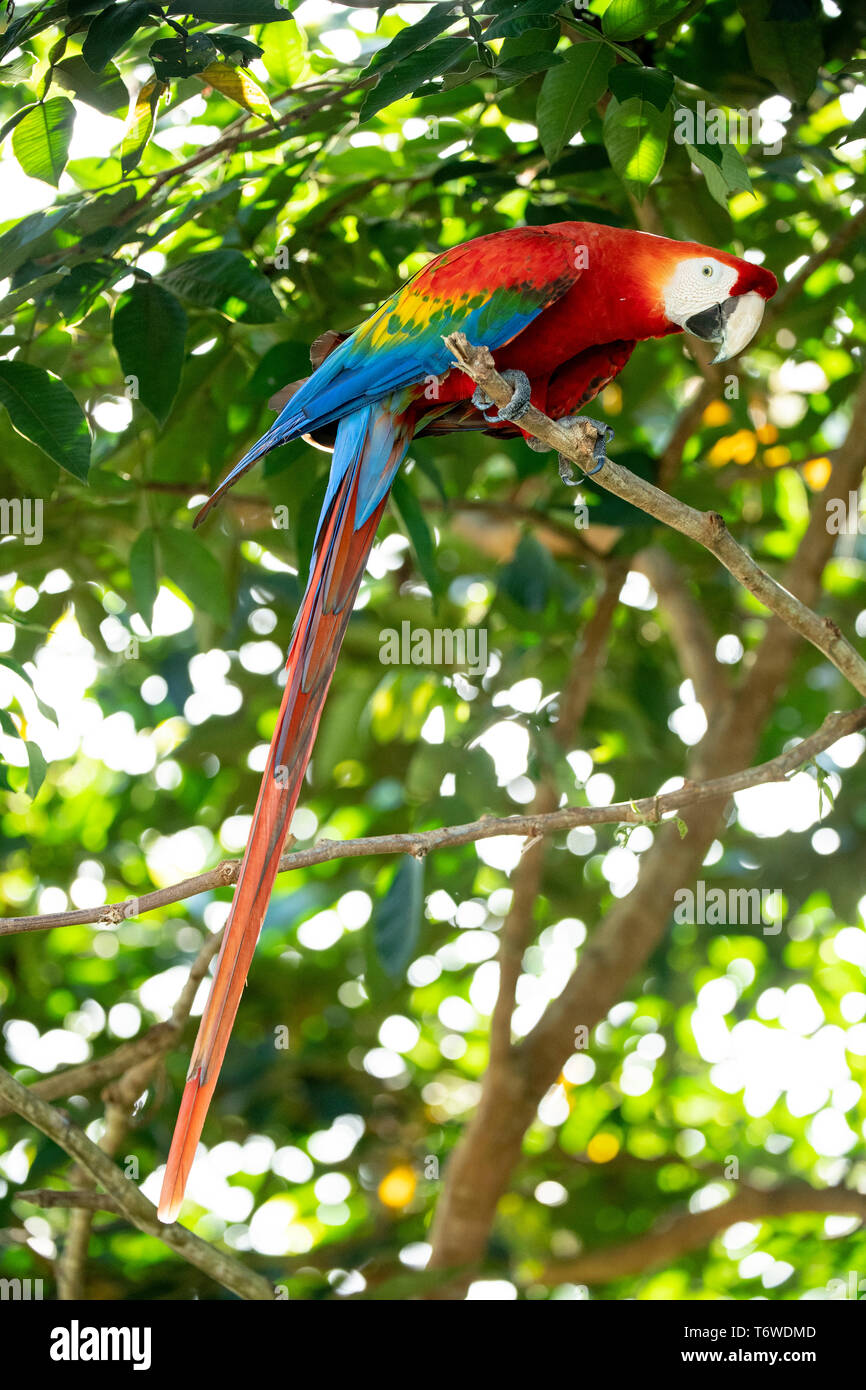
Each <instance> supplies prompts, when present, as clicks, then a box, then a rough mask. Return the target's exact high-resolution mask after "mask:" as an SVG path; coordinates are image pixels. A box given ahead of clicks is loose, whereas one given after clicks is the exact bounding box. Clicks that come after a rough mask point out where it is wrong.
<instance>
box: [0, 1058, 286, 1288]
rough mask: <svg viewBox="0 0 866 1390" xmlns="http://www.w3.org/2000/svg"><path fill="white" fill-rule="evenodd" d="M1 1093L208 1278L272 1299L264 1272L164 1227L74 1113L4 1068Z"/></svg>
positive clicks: (129, 1215)
mask: <svg viewBox="0 0 866 1390" xmlns="http://www.w3.org/2000/svg"><path fill="white" fill-rule="evenodd" d="M0 1097H2V1098H3V1100H4V1101H5V1102H6V1104H7V1105H8V1107H9V1109H10V1110H14V1111H15V1112H16V1114H18V1115H21V1116H22V1118H23V1119H25V1120H27V1121H28V1122H29V1123H30V1124H32V1125H34V1126H35V1128H36V1129H39V1130H41V1131H42V1133H43V1134H47V1135H48V1138H49V1139H53V1141H54V1143H55V1144H58V1145H59V1146H60V1148H61V1149H63V1150H64V1151H65V1152H66V1153H68V1154H69V1156H70V1157H71V1158H74V1159H75V1160H76V1162H77V1163H78V1164H79V1165H80V1167H81V1168H83V1169H84V1170H85V1172H87V1173H88V1174H89V1176H90V1178H91V1179H92V1181H93V1182H95V1183H99V1184H100V1185H101V1186H102V1187H103V1188H104V1189H105V1191H106V1192H107V1193H108V1195H109V1197H111V1198H113V1199H114V1201H115V1202H116V1203H117V1205H118V1208H119V1210H120V1212H121V1214H122V1215H123V1216H124V1218H125V1219H126V1220H127V1221H129V1222H130V1223H131V1225H133V1226H137V1227H138V1229H139V1230H140V1231H144V1233H145V1235H149V1236H155V1237H156V1239H157V1240H161V1241H162V1242H163V1243H164V1244H165V1245H167V1246H168V1247H169V1249H171V1250H173V1251H174V1252H175V1254H176V1255H180V1257H181V1258H182V1259H184V1260H186V1261H187V1262H188V1263H189V1264H192V1265H195V1267H196V1268H197V1269H200V1270H202V1271H203V1272H204V1273H205V1274H207V1275H208V1276H209V1278H211V1279H214V1280H215V1281H216V1282H217V1283H218V1284H222V1286H223V1287H224V1288H226V1289H229V1290H230V1291H231V1292H232V1293H235V1294H237V1295H238V1297H239V1298H246V1299H253V1300H257V1301H266V1300H271V1299H273V1297H274V1291H273V1289H272V1287H271V1285H270V1284H269V1283H268V1281H267V1280H266V1279H263V1278H262V1277H261V1275H259V1274H256V1273H254V1272H253V1271H252V1270H249V1269H246V1268H245V1267H244V1265H242V1264H241V1263H240V1261H239V1260H236V1259H235V1258H234V1256H232V1255H228V1254H226V1253H225V1252H224V1251H222V1250H217V1249H216V1248H215V1247H214V1246H212V1245H208V1243H207V1241H204V1240H200V1239H199V1237H198V1236H195V1235H193V1234H192V1232H191V1231H187V1230H186V1229H185V1228H184V1227H183V1226H179V1225H177V1224H173V1225H170V1226H164V1225H163V1224H162V1222H161V1221H160V1220H159V1219H158V1218H157V1214H156V1207H155V1206H153V1205H152V1203H151V1202H149V1201H148V1200H147V1198H146V1197H145V1196H144V1194H143V1193H142V1192H141V1191H140V1190H139V1189H138V1188H137V1187H136V1186H135V1184H134V1183H132V1182H130V1181H129V1180H128V1179H127V1178H125V1177H124V1176H123V1174H122V1173H121V1172H120V1170H119V1168H117V1167H116V1165H115V1164H114V1163H112V1161H111V1159H110V1158H109V1157H108V1156H107V1155H106V1154H104V1153H103V1152H102V1150H101V1149H100V1148H99V1147H98V1146H97V1145H96V1144H94V1143H92V1142H91V1140H90V1139H88V1137H87V1135H86V1134H85V1133H84V1130H83V1129H80V1128H79V1126H78V1125H76V1124H73V1122H72V1121H71V1120H70V1119H69V1117H68V1116H67V1115H65V1114H62V1113H61V1112H59V1111H57V1110H55V1109H54V1108H53V1107H52V1106H50V1105H48V1104H47V1103H46V1102H45V1101H44V1100H40V1098H39V1097H38V1096H34V1095H32V1094H31V1092H30V1091H28V1090H27V1087H26V1086H22V1085H21V1083H20V1082H18V1081H16V1080H15V1078H14V1077H13V1076H11V1075H10V1074H9V1072H8V1071H6V1070H5V1069H4V1068H3V1067H0Z"/></svg>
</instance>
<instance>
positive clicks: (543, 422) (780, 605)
mask: <svg viewBox="0 0 866 1390" xmlns="http://www.w3.org/2000/svg"><path fill="white" fill-rule="evenodd" d="M445 344H446V346H447V347H448V348H449V350H450V351H451V353H452V355H453V357H454V359H455V361H456V363H457V365H458V367H459V368H460V370H461V371H463V372H465V373H466V375H467V376H469V377H471V378H472V380H473V381H475V382H476V383H477V384H478V385H479V386H480V387H481V388H482V390H484V391H486V393H487V395H488V396H489V397H490V398H491V400H492V401H494V403H495V404H496V405H499V406H502V405H506V404H507V403H508V402H509V401H510V400H511V396H512V390H511V387H510V386H509V385H508V383H507V382H505V381H504V380H503V379H502V377H501V376H500V375H499V373H498V372H497V370H496V367H495V365H494V362H493V358H492V356H491V354H490V352H489V351H488V349H487V348H486V347H475V346H473V344H471V343H470V342H469V340H468V338H467V337H466V335H465V334H464V333H451V334H450V335H449V336H448V337H447V338H446V339H445ZM520 426H521V429H524V430H526V431H527V433H529V434H532V435H534V436H535V437H536V438H537V439H540V440H542V441H543V443H545V444H549V445H550V447H551V448H553V449H556V450H557V452H558V453H561V454H564V455H565V457H566V458H569V459H571V460H573V462H575V463H576V464H578V466H579V467H581V468H583V469H584V471H585V472H586V471H588V470H589V469H590V468H591V467H593V466H594V463H593V458H592V446H593V444H594V443H595V439H594V435H595V431H594V430H593V428H592V426H591V425H588V426H586V427H585V428H582V433H581V435H580V438H578V437H577V431H575V430H572V431H568V430H565V429H563V428H562V426H561V425H559V424H557V423H556V422H555V421H553V420H551V419H549V418H548V416H546V415H542V413H541V411H539V410H536V409H535V407H534V406H529V407H528V408H527V411H526V413H525V415H523V416H521V419H520ZM594 481H595V482H596V483H598V485H599V486H600V487H603V488H605V489H606V490H607V491H608V492H612V493H614V494H615V496H617V497H621V498H622V499H623V500H624V501H626V502H631V504H632V505H633V506H635V507H639V508H640V509H641V511H644V512H646V513H647V514H648V515H649V516H653V517H655V519H656V520H657V521H662V522H664V523H665V525H667V526H670V527H672V528H673V530H674V531H679V532H680V533H681V534H682V535H684V536H688V537H689V538H690V539H691V540H694V541H697V542H698V544H699V545H702V546H704V548H705V549H706V550H709V551H710V553H711V554H712V555H715V557H716V559H717V560H719V561H721V563H722V564H723V565H724V566H725V568H726V569H727V570H729V571H730V573H731V574H732V575H733V576H734V578H735V579H736V580H737V581H738V582H739V583H740V584H742V586H743V588H744V589H748V590H749V592H750V593H751V594H753V595H754V597H755V598H756V599H758V601H759V602H760V603H762V604H763V605H764V606H765V607H766V608H768V609H769V610H770V611H771V612H772V613H774V614H775V615H776V616H777V617H778V618H781V619H782V621H783V622H784V623H785V624H786V625H787V626H788V627H789V628H792V629H793V631H794V632H797V633H799V635H800V636H801V637H805V638H806V641H807V642H811V643H812V645H813V646H814V647H817V649H818V651H820V652H822V653H823V654H824V656H826V657H827V660H828V661H831V662H832V663H833V665H834V666H835V667H837V669H838V670H839V671H841V672H842V675H843V676H844V677H845V679H846V680H848V681H849V682H850V683H851V685H853V687H854V689H855V690H857V691H858V692H859V693H860V694H861V695H866V661H864V660H863V658H862V657H861V656H860V655H859V653H858V652H857V651H855V649H854V648H853V647H852V646H851V643H850V642H848V641H847V639H846V638H845V637H843V635H842V633H841V632H840V630H839V628H838V627H837V625H836V624H835V623H834V622H833V621H832V620H831V619H830V618H820V617H819V616H818V615H817V614H816V613H813V612H812V610H811V609H810V608H807V606H806V605H805V604H804V603H801V602H800V600H799V599H797V598H795V597H794V595H793V594H791V593H789V592H788V591H787V589H784V588H783V587H782V585H781V584H778V583H777V582H776V580H775V579H772V578H771V577H770V575H769V574H767V572H766V570H763V569H761V566H760V565H759V564H758V563H757V561H755V560H753V558H752V556H751V555H750V554H749V553H748V551H747V550H744V549H743V547H742V546H741V545H739V544H738V543H737V541H735V540H734V538H733V536H732V535H731V533H730V531H729V530H728V528H727V526H726V525H725V520H724V517H722V516H720V515H719V513H718V512H700V511H698V510H697V509H696V508H695V507H689V506H688V505H687V504H686V503H685V502H681V501H680V500H679V498H677V497H671V496H670V495H669V494H668V493H666V492H662V491H661V490H660V489H659V488H657V487H653V485H652V483H648V482H646V481H645V480H644V479H643V478H639V477H637V475H636V474H634V473H631V472H630V471H629V470H628V469H627V468H623V466H622V465H621V464H618V463H613V462H612V461H611V460H608V462H607V463H605V465H604V467H603V468H602V469H601V471H600V472H599V473H597V474H596V475H595V478H594Z"/></svg>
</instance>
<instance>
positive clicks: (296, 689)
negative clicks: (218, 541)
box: [159, 450, 402, 1221]
mask: <svg viewBox="0 0 866 1390" xmlns="http://www.w3.org/2000/svg"><path fill="white" fill-rule="evenodd" d="M401 452H402V450H401ZM398 461H399V459H398ZM360 473H361V470H360V467H355V468H351V469H349V470H347V473H346V476H345V478H344V479H343V481H342V483H341V484H340V486H339V487H338V489H337V491H336V493H335V495H334V498H333V500H332V503H331V506H330V509H329V511H328V513H327V515H326V517H325V518H324V520H323V522H322V525H321V529H320V532H319V537H318V543H317V549H316V555H315V559H314V563H313V568H312V571H311V574H310V579H309V583H308V585H307V590H306V593H305V595H304V600H303V603H302V605H301V609H300V611H299V613H298V617H297V620H296V623H295V629H294V633H293V636H292V642H291V645H290V647H289V653H288V658H287V661H286V669H287V672H288V679H287V681H286V688H285V692H284V694H283V700H282V704H281V706H280V712H279V716H278V719H277V725H276V729H275V730H274V736H273V738H272V740H271V747H270V751H269V753H268V762H267V766H266V768H265V773H264V777H263V778H262V785H261V788H260V789H259V797H258V801H257V803H256V809H255V813H254V816H253V823H252V826H251V828H250V835H249V841H248V843H247V848H246V853H245V855H244V859H243V863H242V865H241V871H240V876H239V878H238V882H237V887H236V889H235V895H234V899H233V902H232V907H231V912H230V914H229V918H228V922H227V923H226V929H225V936H224V938H223V944H222V947H221V949H220V953H219V956H218V958H217V966H216V972H215V975H214V978H213V983H212V984H211V989H210V994H209V996H208V1001H207V1004H206V1006H205V1010H204V1014H203V1015H202V1020H201V1024H200V1026H199V1031H198V1036H197V1038H196V1043H195V1048H194V1050H193V1054H192V1060H191V1062H190V1067H189V1073H188V1077H187V1082H186V1086H185V1088H184V1093H183V1099H182V1101H181V1106H180V1111H179V1114H178V1118H177V1123H176V1125H175V1130H174V1135H173V1138H172V1143H171V1150H170V1152H169V1156H168V1162H167V1164H166V1170H165V1177H164V1179H163V1184H162V1192H161V1195H160V1201H159V1217H160V1220H161V1221H174V1220H175V1218H176V1217H177V1214H178V1212H179V1211H180V1208H181V1204H182V1202H183V1196H184V1190H185V1188H186V1183H187V1178H188V1177H189V1172H190V1169H191V1167H192V1162H193V1158H194V1157H195V1151H196V1146H197V1144H198V1141H199V1137H200V1135H201V1132H202V1127H203V1125H204V1121H205V1116H206V1115H207V1111H208V1106H209V1105H210V1101H211V1097H212V1096H213V1093H214V1089H215V1087H216V1083H217V1077H218V1076H219V1071H220V1067H221V1065H222V1060H223V1057H224V1055H225V1051H226V1047H227V1045H228V1040H229V1035H230V1033H231V1030H232V1025H233V1023H234V1020H235V1014H236V1013H237V1009H238V1004H239V1002H240V998H241V995H242V993H243V988H244V984H245V982H246V978H247V972H248V970H249V967H250V962H251V960H252V957H253V952H254V951H255V948H256V943H257V941H258V939H259V933H260V931H261V928H262V923H263V921H264V917H265V913H266V911H267V906H268V901H269V899H270V896H271V889H272V887H273V883H274V879H275V877H276V873H277V866H278V864H279V860H280V854H281V852H282V848H283V845H284V843H285V839H286V835H287V833H288V830H289V826H290V824H291V818H292V815H293V813H294V809H295V805H296V803H297V800H298V795H299V793H300V790H301V785H302V782H303V779H304V773H305V771H306V768H307V763H308V762H309V759H310V754H311V752H312V747H313V742H314V740H315V737H316V730H317V729H318V725H319V718H320V716H321V713H322V707H323V705H324V703H325V697H326V695H327V693H328V687H329V686H330V683H331V677H332V675H333V673H334V667H335V665H336V662H337V656H338V653H339V650H340V644H341V642H342V640H343V634H344V633H345V630H346V627H347V625H348V621H349V618H350V617H351V614H352V608H353V605H354V602H355V597H356V595H357V592H358V588H359V585H360V582H361V576H362V575H363V573H364V565H365V563H366V560H367V556H368V555H369V552H370V548H371V546H372V544H373V539H374V537H375V535H376V530H377V528H378V525H379V519H380V517H381V515H382V512H383V510H384V508H385V504H386V501H387V492H386V494H385V497H383V499H382V501H381V502H380V503H379V505H378V506H377V507H376V510H375V511H374V512H373V513H372V514H371V515H370V516H369V517H368V519H367V520H366V521H365V522H363V524H362V525H361V526H359V527H358V529H357V530H356V529H355V516H356V504H357V501H358V485H359V478H360Z"/></svg>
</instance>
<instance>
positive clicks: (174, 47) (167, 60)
mask: <svg viewBox="0 0 866 1390" xmlns="http://www.w3.org/2000/svg"><path fill="white" fill-rule="evenodd" d="M218 56H219V50H218V49H217V46H216V44H215V43H213V42H212V40H211V39H210V38H209V37H208V35H207V34H189V35H187V37H186V38H184V37H183V36H182V35H178V34H176V35H175V36H174V37H173V38H170V39H157V41H156V43H152V44H151V45H150V48H149V50H148V57H149V58H150V61H151V62H152V63H153V70H154V72H155V73H156V75H157V77H158V78H159V79H160V81H161V82H166V81H168V79H169V78H170V77H194V76H195V75H196V74H197V73H200V72H204V70H205V68H207V67H210V65H211V63H215V62H216V60H217V58H218Z"/></svg>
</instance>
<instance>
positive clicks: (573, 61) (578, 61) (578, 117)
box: [536, 39, 614, 164]
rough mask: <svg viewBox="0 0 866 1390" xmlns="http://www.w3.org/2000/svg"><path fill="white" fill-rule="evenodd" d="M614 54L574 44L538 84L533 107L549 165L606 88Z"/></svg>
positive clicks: (600, 45) (598, 46)
mask: <svg viewBox="0 0 866 1390" xmlns="http://www.w3.org/2000/svg"><path fill="white" fill-rule="evenodd" d="M613 61H614V54H613V53H612V52H611V50H610V48H609V47H608V45H607V44H605V43H602V42H601V40H600V39H599V40H598V41H592V42H589V43H579V44H575V45H574V47H573V48H571V49H569V51H568V53H567V54H566V55H565V62H564V63H562V64H561V65H560V66H559V67H555V68H551V70H550V72H548V74H547V76H546V77H545V79H544V81H543V82H542V84H541V91H540V92H539V94H538V105H537V107H536V120H537V123H538V134H539V137H540V139H541V144H542V148H543V149H544V153H545V155H546V156H547V159H548V162H549V163H550V164H553V163H554V162H555V161H556V160H557V159H558V158H559V156H560V154H561V153H562V150H563V149H564V148H565V146H566V145H567V144H568V142H569V140H570V139H571V138H572V136H574V135H576V134H577V132H578V131H579V130H580V127H581V126H582V125H583V123H584V121H585V120H586V118H587V116H588V115H589V114H590V112H591V111H592V110H593V108H594V106H595V104H596V102H597V101H598V100H599V98H600V97H601V95H602V93H603V92H604V91H605V89H606V87H607V81H608V73H609V71H610V68H611V66H612V64H613Z"/></svg>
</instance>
